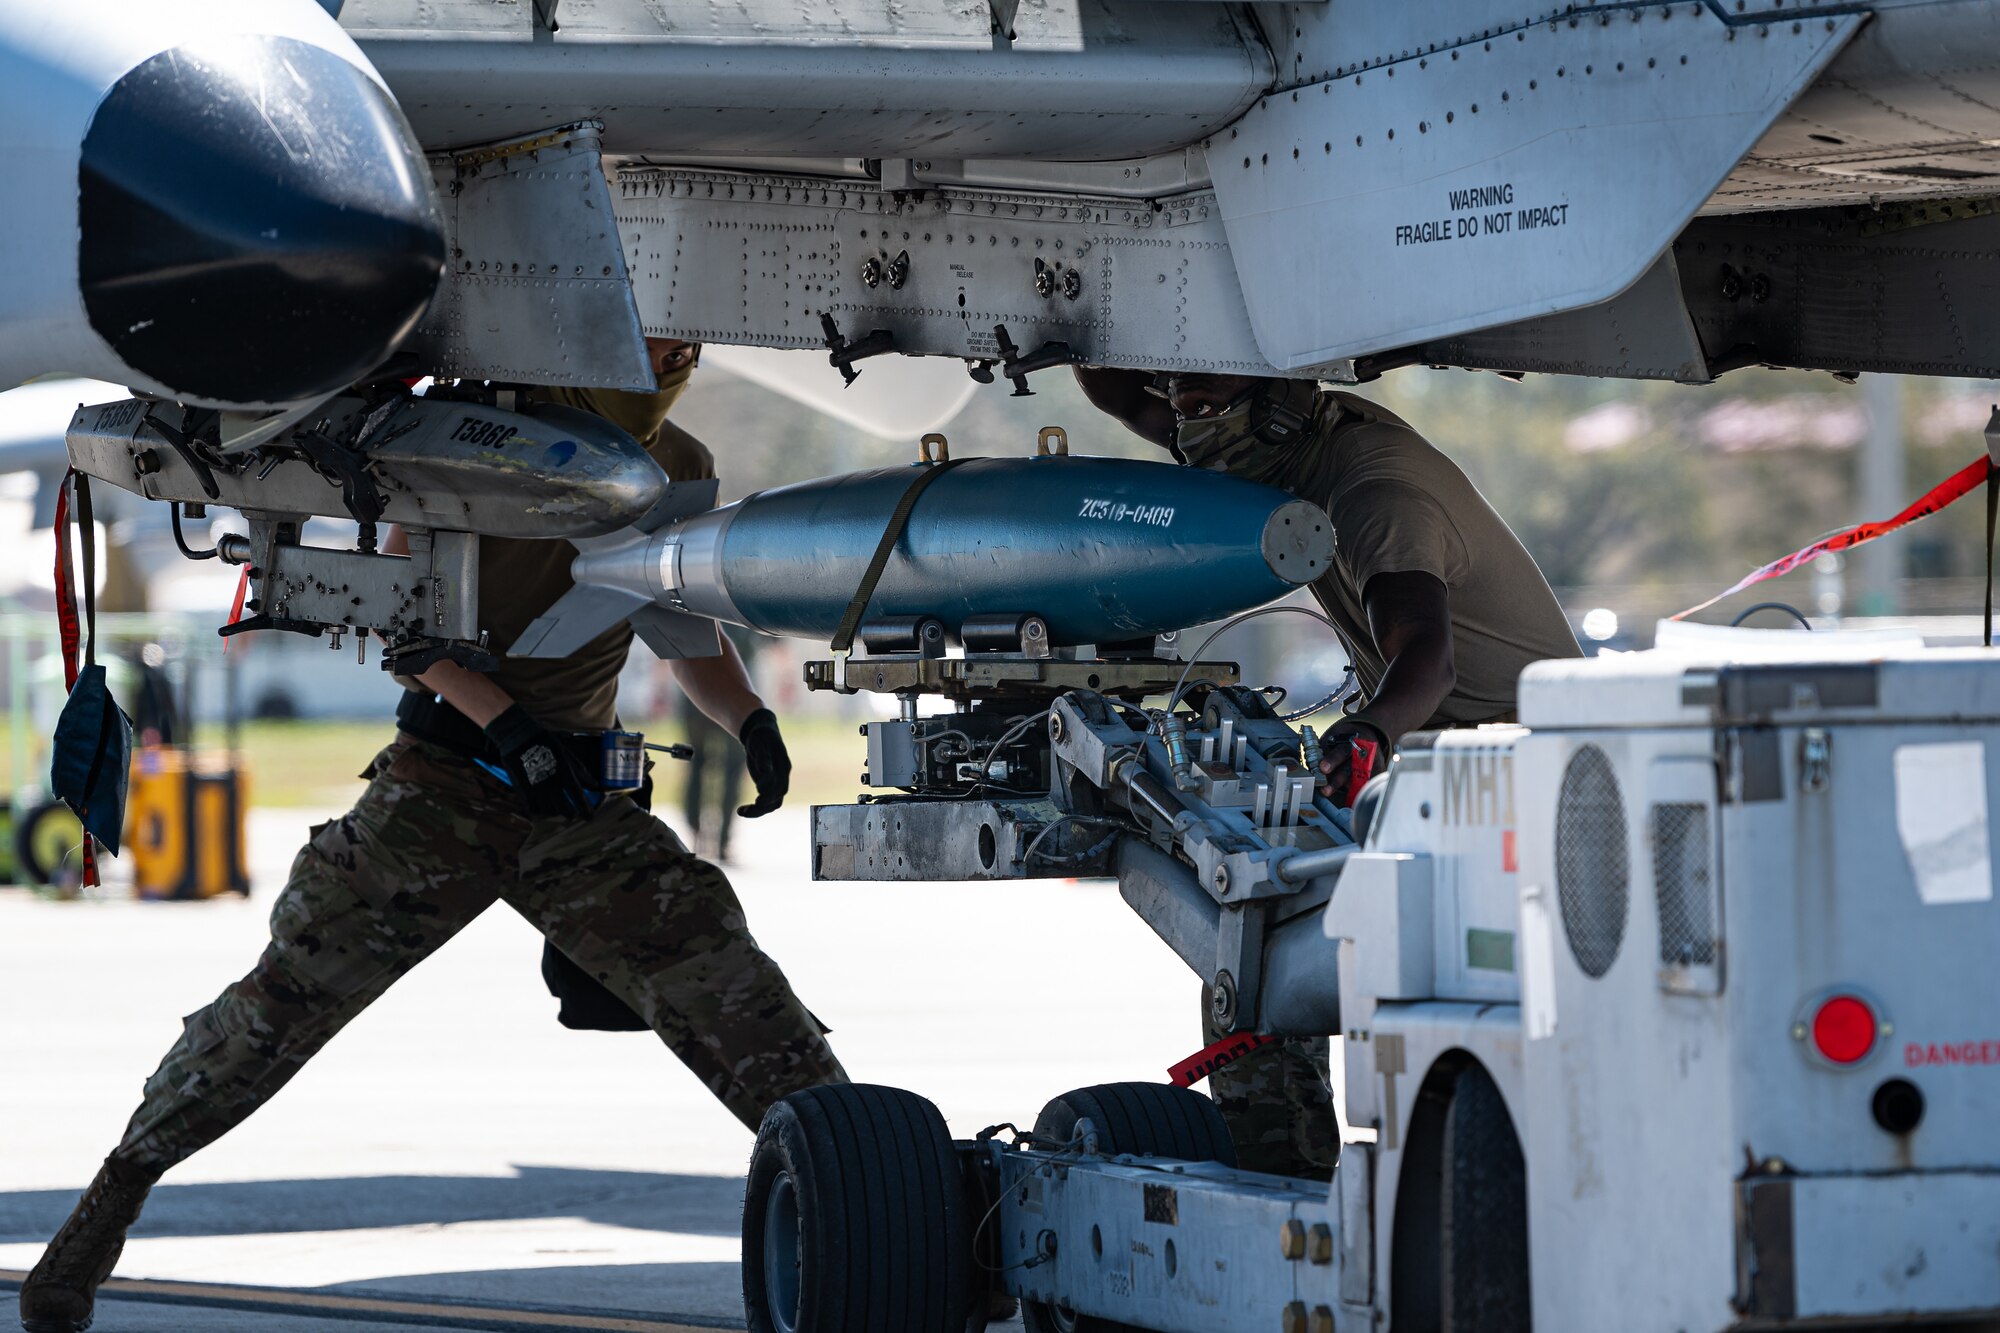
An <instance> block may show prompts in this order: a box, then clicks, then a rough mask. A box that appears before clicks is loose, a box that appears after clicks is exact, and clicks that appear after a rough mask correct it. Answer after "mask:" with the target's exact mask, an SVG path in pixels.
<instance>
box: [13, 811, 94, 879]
mask: <svg viewBox="0 0 2000 1333" xmlns="http://www.w3.org/2000/svg"><path fill="white" fill-rule="evenodd" d="M58 829H60V830H61V832H60V834H58V833H57V830H58ZM51 838H54V839H56V841H55V842H54V843H53V844H51V842H50V839H51ZM82 841H83V824H82V821H80V820H79V819H77V817H76V815H75V814H73V813H72V812H71V811H70V808H69V807H68V806H66V805H64V804H63V803H62V802H61V801H43V802H41V803H39V804H37V805H31V806H29V807H28V809H27V811H26V813H24V814H22V815H21V817H20V818H19V819H17V820H16V821H15V822H14V868H15V870H16V871H17V872H18V873H19V875H20V877H21V882H22V883H24V884H31V885H34V886H35V887H37V888H50V887H54V888H60V889H71V888H74V887H75V886H76V885H77V884H79V883H80V882H81V881H82V877H83V869H82V866H83V862H82V859H81V858H69V857H66V856H65V855H64V853H65V852H67V850H68V849H70V848H73V847H75V846H76V845H77V844H78V843H80V842H82Z"/></svg>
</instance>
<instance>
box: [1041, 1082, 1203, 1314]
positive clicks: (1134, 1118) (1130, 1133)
mask: <svg viewBox="0 0 2000 1333" xmlns="http://www.w3.org/2000/svg"><path fill="white" fill-rule="evenodd" d="M1080 1119H1088V1120H1089V1121H1090V1122H1091V1124H1093V1125H1095V1126H1097V1150H1098V1151H1099V1152H1101V1153H1109V1154H1114V1155H1116V1154H1129V1155H1131V1156H1135V1157H1144V1156H1153V1157H1173V1158H1177V1159H1179V1160H1181V1161H1184V1162H1220V1163H1221V1164H1222V1165H1224V1166H1232V1167H1233V1166H1235V1165H1236V1143H1235V1141H1234V1140H1233V1139H1231V1138H1230V1137H1229V1126H1228V1125H1227V1124H1225V1123H1223V1119H1222V1112H1221V1111H1219V1110H1217V1109H1216V1106H1215V1103H1214V1102H1213V1101H1211V1100H1209V1099H1208V1098H1207V1097H1204V1096H1202V1095H1201V1094H1200V1093H1198V1092H1191V1091H1189V1090H1188V1089H1186V1088H1180V1087H1175V1086H1174V1085H1173V1084H1171V1083H1100V1084H1098V1085H1097V1086H1096V1087H1091V1088H1077V1089H1076V1090H1074V1091H1072V1092H1065V1093H1064V1094H1063V1095H1062V1096H1060V1097H1058V1098H1056V1099H1055V1100H1054V1101H1052V1102H1050V1103H1049V1104H1048V1105H1047V1106H1044V1107H1043V1108H1042V1113H1041V1114H1040V1115H1038V1116H1036V1117H1035V1136H1036V1137H1037V1138H1039V1139H1043V1140H1047V1141H1053V1142H1055V1143H1066V1142H1068V1141H1069V1137H1070V1134H1071V1132H1072V1131H1074V1130H1075V1128H1076V1122H1077V1121H1078V1120H1080ZM1021 1322H1022V1324H1023V1325H1025V1326H1026V1328H1027V1330H1028V1333H1141V1330H1139V1329H1138V1328H1137V1327H1136V1326H1135V1325H1132V1324H1122V1323H1118V1322H1117V1321H1115V1320H1110V1319H1098V1318H1096V1317H1094V1316H1091V1315H1081V1314H1068V1313H1065V1312H1064V1311H1062V1310H1059V1309H1057V1308H1055V1307H1053V1306H1050V1305H1046V1304H1043V1303H1042V1302H1039V1301H1023V1302H1021Z"/></svg>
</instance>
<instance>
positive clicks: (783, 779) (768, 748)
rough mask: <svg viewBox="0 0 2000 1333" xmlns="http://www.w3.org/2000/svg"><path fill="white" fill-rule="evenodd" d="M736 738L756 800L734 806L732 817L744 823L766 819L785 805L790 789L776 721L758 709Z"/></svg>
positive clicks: (787, 759) (787, 761)
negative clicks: (734, 812) (754, 789)
mask: <svg viewBox="0 0 2000 1333" xmlns="http://www.w3.org/2000/svg"><path fill="white" fill-rule="evenodd" d="M737 738H738V739H739V740H741V741H742V742H743V762H744V766H745V767H746V768H748V769H749V770H750V781H752V782H754V783H756V784H757V799H756V800H754V801H752V802H751V803H750V804H749V805H739V806H737V807H736V813H737V814H739V815H741V816H743V817H744V818H745V819H755V818H756V817H757V816H759V815H768V814H770V813H771V812H772V811H773V810H776V809H777V808H778V807H779V806H781V805H783V804H784V803H785V793H786V792H788V791H790V790H791V789H792V757H791V755H789V754H787V753H785V738H784V737H783V736H780V735H779V734H778V719H777V718H776V717H774V716H773V715H772V713H771V710H770V709H768V708H760V709H758V710H757V711H756V712H754V713H752V714H751V715H750V716H749V717H746V718H744V719H743V730H742V731H740V732H738V733H737Z"/></svg>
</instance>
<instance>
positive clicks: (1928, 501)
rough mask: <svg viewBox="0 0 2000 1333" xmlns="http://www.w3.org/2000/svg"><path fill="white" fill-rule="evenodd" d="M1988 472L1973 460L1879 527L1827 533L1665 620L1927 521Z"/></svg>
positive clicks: (1985, 462) (1984, 462)
mask: <svg viewBox="0 0 2000 1333" xmlns="http://www.w3.org/2000/svg"><path fill="white" fill-rule="evenodd" d="M1992 471H1993V462H1992V460H1991V459H1989V458H1979V459H1975V460H1974V461H1972V462H1971V463H1968V464H1966V465H1965V466H1964V467H1962V468H1960V469H1959V470H1958V471H1957V472H1954V473H1952V474H1951V476H1949V477H1947V478H1946V479H1945V480H1944V481H1943V482H1941V483H1940V484H1938V485H1937V486H1935V487H1933V488H1931V490H1930V491H1928V492H1926V493H1925V495H1924V496H1923V498H1922V499H1920V500H1918V501H1917V502H1916V503H1915V504H1913V505H1911V506H1910V507H1909V508H1908V509H1905V510H1904V511H1903V512H1902V513H1900V514H1898V515H1896V516H1895V517H1894V518H1892V519H1889V520H1887V521H1886V522H1881V523H1859V524H1856V525H1855V526H1854V527H1851V528H1843V529H1841V530H1840V531H1839V532H1835V533H1830V534H1829V535H1827V536H1825V537H1822V538H1820V539H1819V540H1818V541H1816V542H1814V543H1813V544H1812V545H1810V546H1804V547H1801V548H1799V549H1798V550H1796V551H1794V552H1792V553H1791V554H1790V555H1788V556H1784V557H1782V558H1781V559H1777V560H1773V561H1772V562H1771V563H1770V564H1768V565H1765V566H1764V567H1763V568H1762V569H1759V570H1756V571H1755V572H1753V573H1751V574H1748V575H1745V576H1744V577H1743V578H1742V579H1741V580H1740V581H1738V582H1737V584H1736V585H1735V586H1734V587H1732V588H1729V589H1728V590H1726V591H1724V592H1719V593H1717V594H1716V595H1715V596H1713V597H1711V598H1709V599H1708V600H1707V601H1705V602H1703V603H1701V604H1700V605H1699V606H1690V607H1689V608H1688V609H1687V610H1685V611H1683V612H1681V613H1680V614H1679V615H1677V616H1671V617H1669V619H1672V620H1686V619H1687V618H1688V617H1689V616H1691V615H1693V614H1694V613H1695V612H1697V611H1706V610H1707V609H1708V608H1709V607H1711V606H1714V605H1715V604H1716V603H1717V602H1719V601H1721V600H1722V599H1723V598H1725V597H1731V596H1734V595H1735V594H1737V593H1739V592H1742V591H1743V590H1744V589H1745V588H1749V587H1753V586H1755V585H1756V584H1759V583H1762V582H1764V580H1766V579H1774V578H1777V577H1778V576H1779V575H1780V574H1789V573H1791V572H1792V571H1793V570H1795V569H1797V568H1798V567H1799V566H1800V565H1803V564H1804V563H1806V561H1808V560H1811V559H1812V558H1813V557H1815V556H1818V555H1823V554H1825V553H1826V552H1828V551H1845V550H1849V549H1851V548H1853V547H1856V546H1860V545H1862V544H1863V543H1866V542H1872V541H1874V540H1875V539H1876V538H1877V537H1886V536H1888V535H1889V534H1890V533H1892V532H1894V531H1896V530H1897V529H1898V528H1903V527H1908V526H1909V525H1910V524H1912V523H1914V522H1916V521H1917V520H1918V519H1920V518H1929V517H1930V516H1931V515H1932V514H1935V513H1936V512H1937V511H1938V510H1940V509H1943V508H1944V507H1945V506H1946V505H1949V504H1950V503H1952V501H1954V500H1958V499H1961V498H1963V497H1964V496H1966V495H1968V494H1970V493H1971V492H1972V491H1975V490H1977V489H1978V488H1979V487H1980V486H1982V485H1984V484H1985V481H1986V478H1987V476H1988V474H1989V473H1991V472H1992Z"/></svg>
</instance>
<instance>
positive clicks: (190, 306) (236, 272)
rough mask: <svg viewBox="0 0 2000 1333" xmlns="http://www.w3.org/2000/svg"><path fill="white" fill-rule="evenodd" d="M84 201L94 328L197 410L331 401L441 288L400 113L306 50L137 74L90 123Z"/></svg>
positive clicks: (368, 82) (232, 51)
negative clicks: (221, 404) (206, 405)
mask: <svg viewBox="0 0 2000 1333" xmlns="http://www.w3.org/2000/svg"><path fill="white" fill-rule="evenodd" d="M77 183H78V213H79V224H80V226H79V233H80V234H79V240H78V247H79V248H78V255H77V261H78V262H77V271H78V279H79V282H80V285H81V287H82V292H83V301H84V308H85V310H86V311H87V312H88V314H89V316H90V322H91V325H92V327H94V328H95V329H96V330H97V332H98V333H99V335H101V336H102V337H103V338H104V339H105V341H106V342H108V343H110V344H111V346H112V348H113V349H115V350H116V351H117V353H118V354H119V355H120V356H121V357H122V358H123V359H124V360H125V362H126V364H128V365H130V366H131V367H132V368H133V369H134V370H137V371H139V372H140V373H141V374H144V375H148V376H151V377H152V378H154V379H155V380H157V381H159V382H160V383H161V384H163V385H165V386H167V387H169V388H171V389H174V390H177V391H179V392H181V393H184V394H187V395H189V396H190V397H196V398H209V399H216V400H226V401H234V402H250V403H254V402H264V403H278V402H286V401H297V400H301V399H305V398H310V397H313V396H315V395H317V394H322V393H329V392H332V391H334V390H336V389H338V388H340V387H342V386H344V385H346V384H348V383H350V382H351V381H353V380H354V379H355V378H357V377H358V376H360V375H361V374H363V373H365V372H366V371H368V370H369V369H371V368H372V367H374V366H376V365H378V364H380V362H381V361H382V360H383V358H385V357H386V356H387V355H388V353H389V351H390V350H391V349H392V348H393V347H394V346H395V344H396V343H397V342H398V341H399V340H400V339H401V338H402V337H403V335H404V334H405V333H407V332H408V331H409V329H410V327H411V326H412V325H413V324H414V323H415V322H416V320H417V317H418V316H419V315H421V314H422V313H423V309H424V307H425V305H427V304H428V303H429V301H430V298H431V294H432V293H433V292H434V291H435V290H436V288H437V284H438V281H439V278H440V276H441V274H442V272H443V265H444V248H445V247H444V232H443V226H442V221H441V218H440V215H439V212H438V206H437V199H436V196H435V194H434V192H433V190H432V187H431V178H430V173H429V170H428V169H427V168H426V166H425V164H424V160H423V157H422V154H421V153H420V151H419V150H418V148H417V146H416V143H415V140H414V139H413V137H412V135H411V133H410V129H409V126H408V125H407V124H406V123H405V122H404V120H403V116H402V113H401V112H400V111H399V110H398V109H397V107H396V105H395V103H394V102H393V101H391V100H390V98H389V96H388V94H387V93H386V92H384V91H383V90H382V88H381V86H380V85H378V84H377V83H375V82H374V80H372V79H371V78H369V77H368V75H367V74H366V73H364V72H363V71H362V70H360V69H358V68H356V67H355V66H354V65H352V64H350V63H349V62H348V61H346V60H344V59H342V58H341V57H339V56H337V55H335V54H334V53H332V52H331V51H326V50H323V49H321V48H319V47H316V46H311V45H308V44H307V43H304V42H300V41H296V40H294V39H291V38H284V37H268V36H261V37H260V36H251V37H233V38H229V39H226V40H217V41H213V42H203V43H199V44H195V45H190V46H183V47H179V48H176V49H173V50H170V51H164V52H161V53H160V54H158V55H156V56H153V57H152V58H151V59H149V60H146V61H145V62H143V63H141V64H139V65H137V66H135V67H134V68H133V69H131V70H130V71H129V72H128V73H126V74H125V75H124V77H122V78H120V79H119V80H118V82H117V83H116V84H114V85H113V86H112V88H111V90H110V91H109V92H108V93H107V94H106V95H105V97H104V100H103V102H102V103H100V104H99V106H98V108H97V111H96V114H95V115H94V117H93V118H92V120H91V124H90V129H89V132H88V134H87V135H86V136H85V138H84V142H83V152H82V158H81V163H80V166H79V168H78V182H77Z"/></svg>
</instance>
